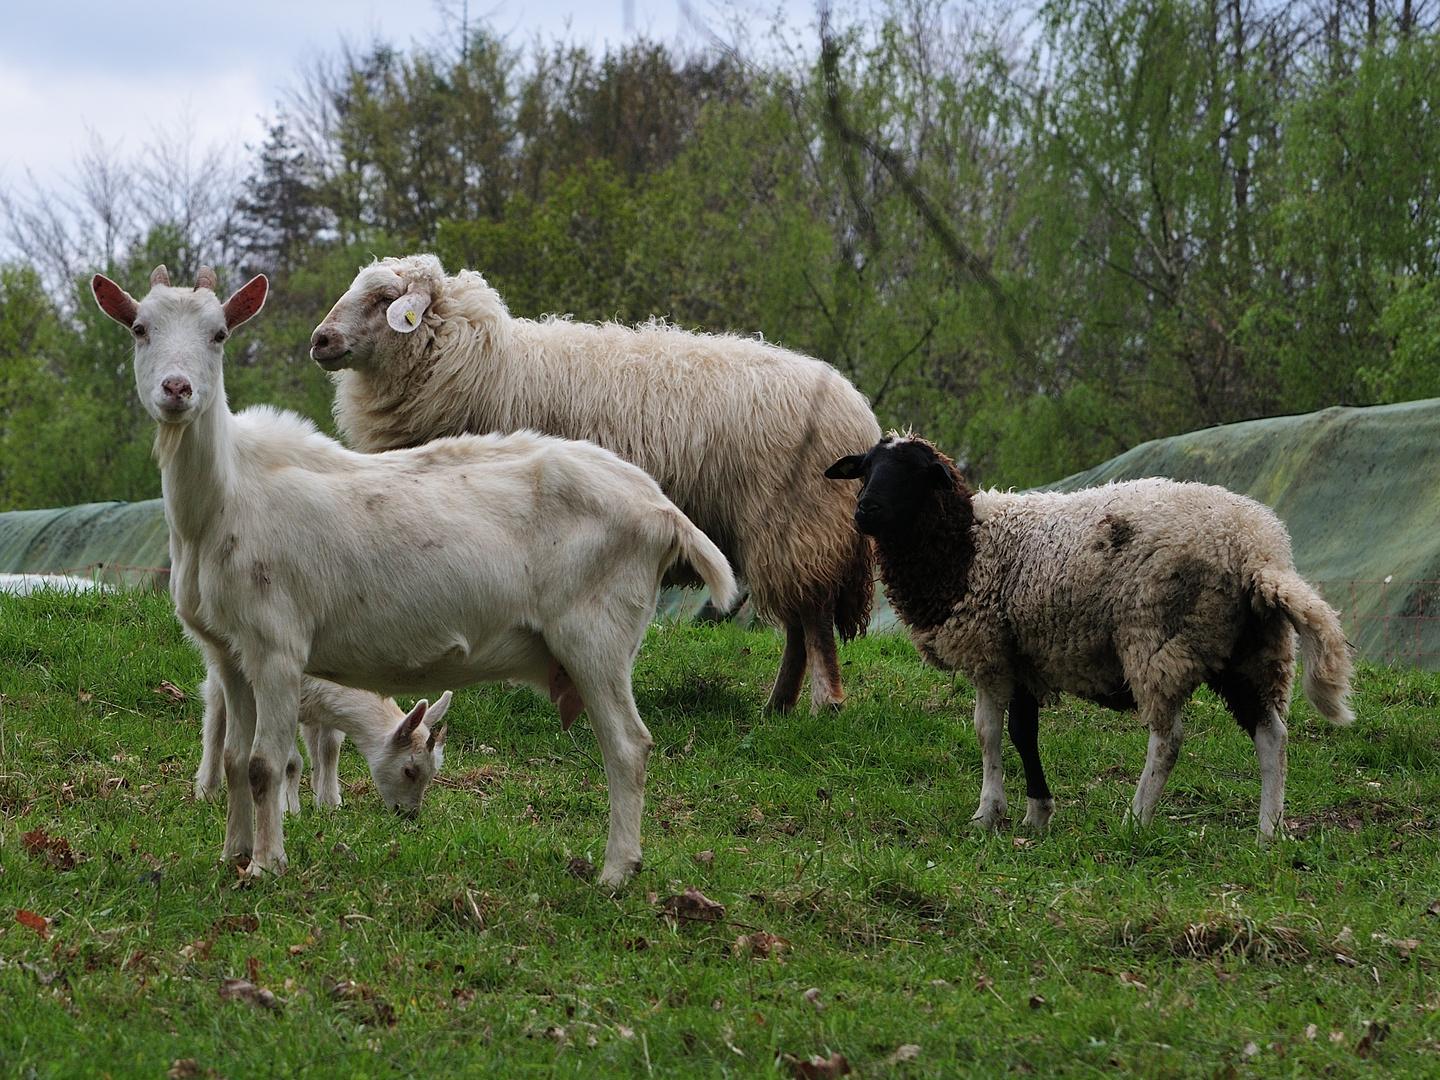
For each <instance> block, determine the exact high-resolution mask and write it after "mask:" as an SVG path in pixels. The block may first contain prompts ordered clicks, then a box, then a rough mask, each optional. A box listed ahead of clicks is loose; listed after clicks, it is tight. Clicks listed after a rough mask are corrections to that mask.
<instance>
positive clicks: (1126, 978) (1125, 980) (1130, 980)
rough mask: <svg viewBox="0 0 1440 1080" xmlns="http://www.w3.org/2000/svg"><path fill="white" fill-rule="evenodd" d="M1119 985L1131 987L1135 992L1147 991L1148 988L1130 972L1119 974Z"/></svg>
mask: <svg viewBox="0 0 1440 1080" xmlns="http://www.w3.org/2000/svg"><path fill="white" fill-rule="evenodd" d="M1120 985H1121V986H1133V987H1134V988H1135V989H1136V990H1149V989H1150V987H1149V986H1147V985H1146V984H1145V983H1143V982H1141V981H1140V977H1139V976H1138V975H1136V974H1135V973H1134V972H1132V971H1122V972H1120Z"/></svg>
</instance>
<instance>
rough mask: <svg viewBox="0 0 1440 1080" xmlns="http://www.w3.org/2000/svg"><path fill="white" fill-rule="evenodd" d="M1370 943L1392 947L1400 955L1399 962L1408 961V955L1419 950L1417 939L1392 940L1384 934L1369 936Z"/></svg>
mask: <svg viewBox="0 0 1440 1080" xmlns="http://www.w3.org/2000/svg"><path fill="white" fill-rule="evenodd" d="M1370 938H1371V940H1372V941H1378V942H1379V943H1380V944H1381V945H1392V946H1394V948H1395V951H1396V952H1398V953H1399V954H1400V959H1401V960H1409V959H1410V954H1411V953H1412V952H1414V951H1415V950H1416V949H1418V948H1420V941H1419V939H1418V938H1392V937H1387V936H1386V935H1384V934H1371V935H1370Z"/></svg>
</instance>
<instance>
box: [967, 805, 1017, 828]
mask: <svg viewBox="0 0 1440 1080" xmlns="http://www.w3.org/2000/svg"><path fill="white" fill-rule="evenodd" d="M970 822H971V824H972V825H974V827H975V828H977V829H979V830H981V831H982V832H996V831H997V830H999V829H1000V828H1001V827H1002V826H1004V825H1008V824H1010V819H1009V818H1008V817H1006V816H1005V811H1004V810H999V811H991V812H990V813H988V814H987V813H977V814H976V815H975V816H974V817H973V818H971V819H970Z"/></svg>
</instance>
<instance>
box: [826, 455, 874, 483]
mask: <svg viewBox="0 0 1440 1080" xmlns="http://www.w3.org/2000/svg"><path fill="white" fill-rule="evenodd" d="M864 475H865V455H864V454H846V455H845V456H844V457H842V458H841V459H840V460H839V461H837V462H835V464H834V465H831V466H830V467H829V468H828V469H826V470H825V479H827V480H859V479H860V477H862V476H864Z"/></svg>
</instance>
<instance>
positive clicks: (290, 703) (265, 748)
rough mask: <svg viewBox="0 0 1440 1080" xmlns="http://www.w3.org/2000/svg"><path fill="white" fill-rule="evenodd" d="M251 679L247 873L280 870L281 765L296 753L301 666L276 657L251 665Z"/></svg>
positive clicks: (283, 863) (282, 832)
mask: <svg viewBox="0 0 1440 1080" xmlns="http://www.w3.org/2000/svg"><path fill="white" fill-rule="evenodd" d="M250 667H251V670H252V671H253V673H254V684H255V739H254V742H253V744H252V745H251V748H250V762H249V766H248V769H247V780H248V786H249V788H250V796H251V798H252V799H253V800H254V802H255V850H254V852H253V853H252V855H251V859H250V874H251V875H252V876H256V877H258V876H259V875H261V874H262V873H264V872H266V871H269V872H270V873H275V874H283V873H284V872H285V870H286V867H287V862H286V858H285V805H284V800H285V789H286V777H285V769H286V766H287V764H288V763H289V761H290V755H291V754H293V753H295V739H296V736H297V735H298V732H297V730H296V728H297V726H298V724H299V718H300V671H301V668H300V665H299V664H290V663H288V662H286V661H285V660H284V659H282V658H280V657H276V656H271V657H266V658H264V659H262V660H261V661H259V662H258V663H255V664H252V665H250Z"/></svg>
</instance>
